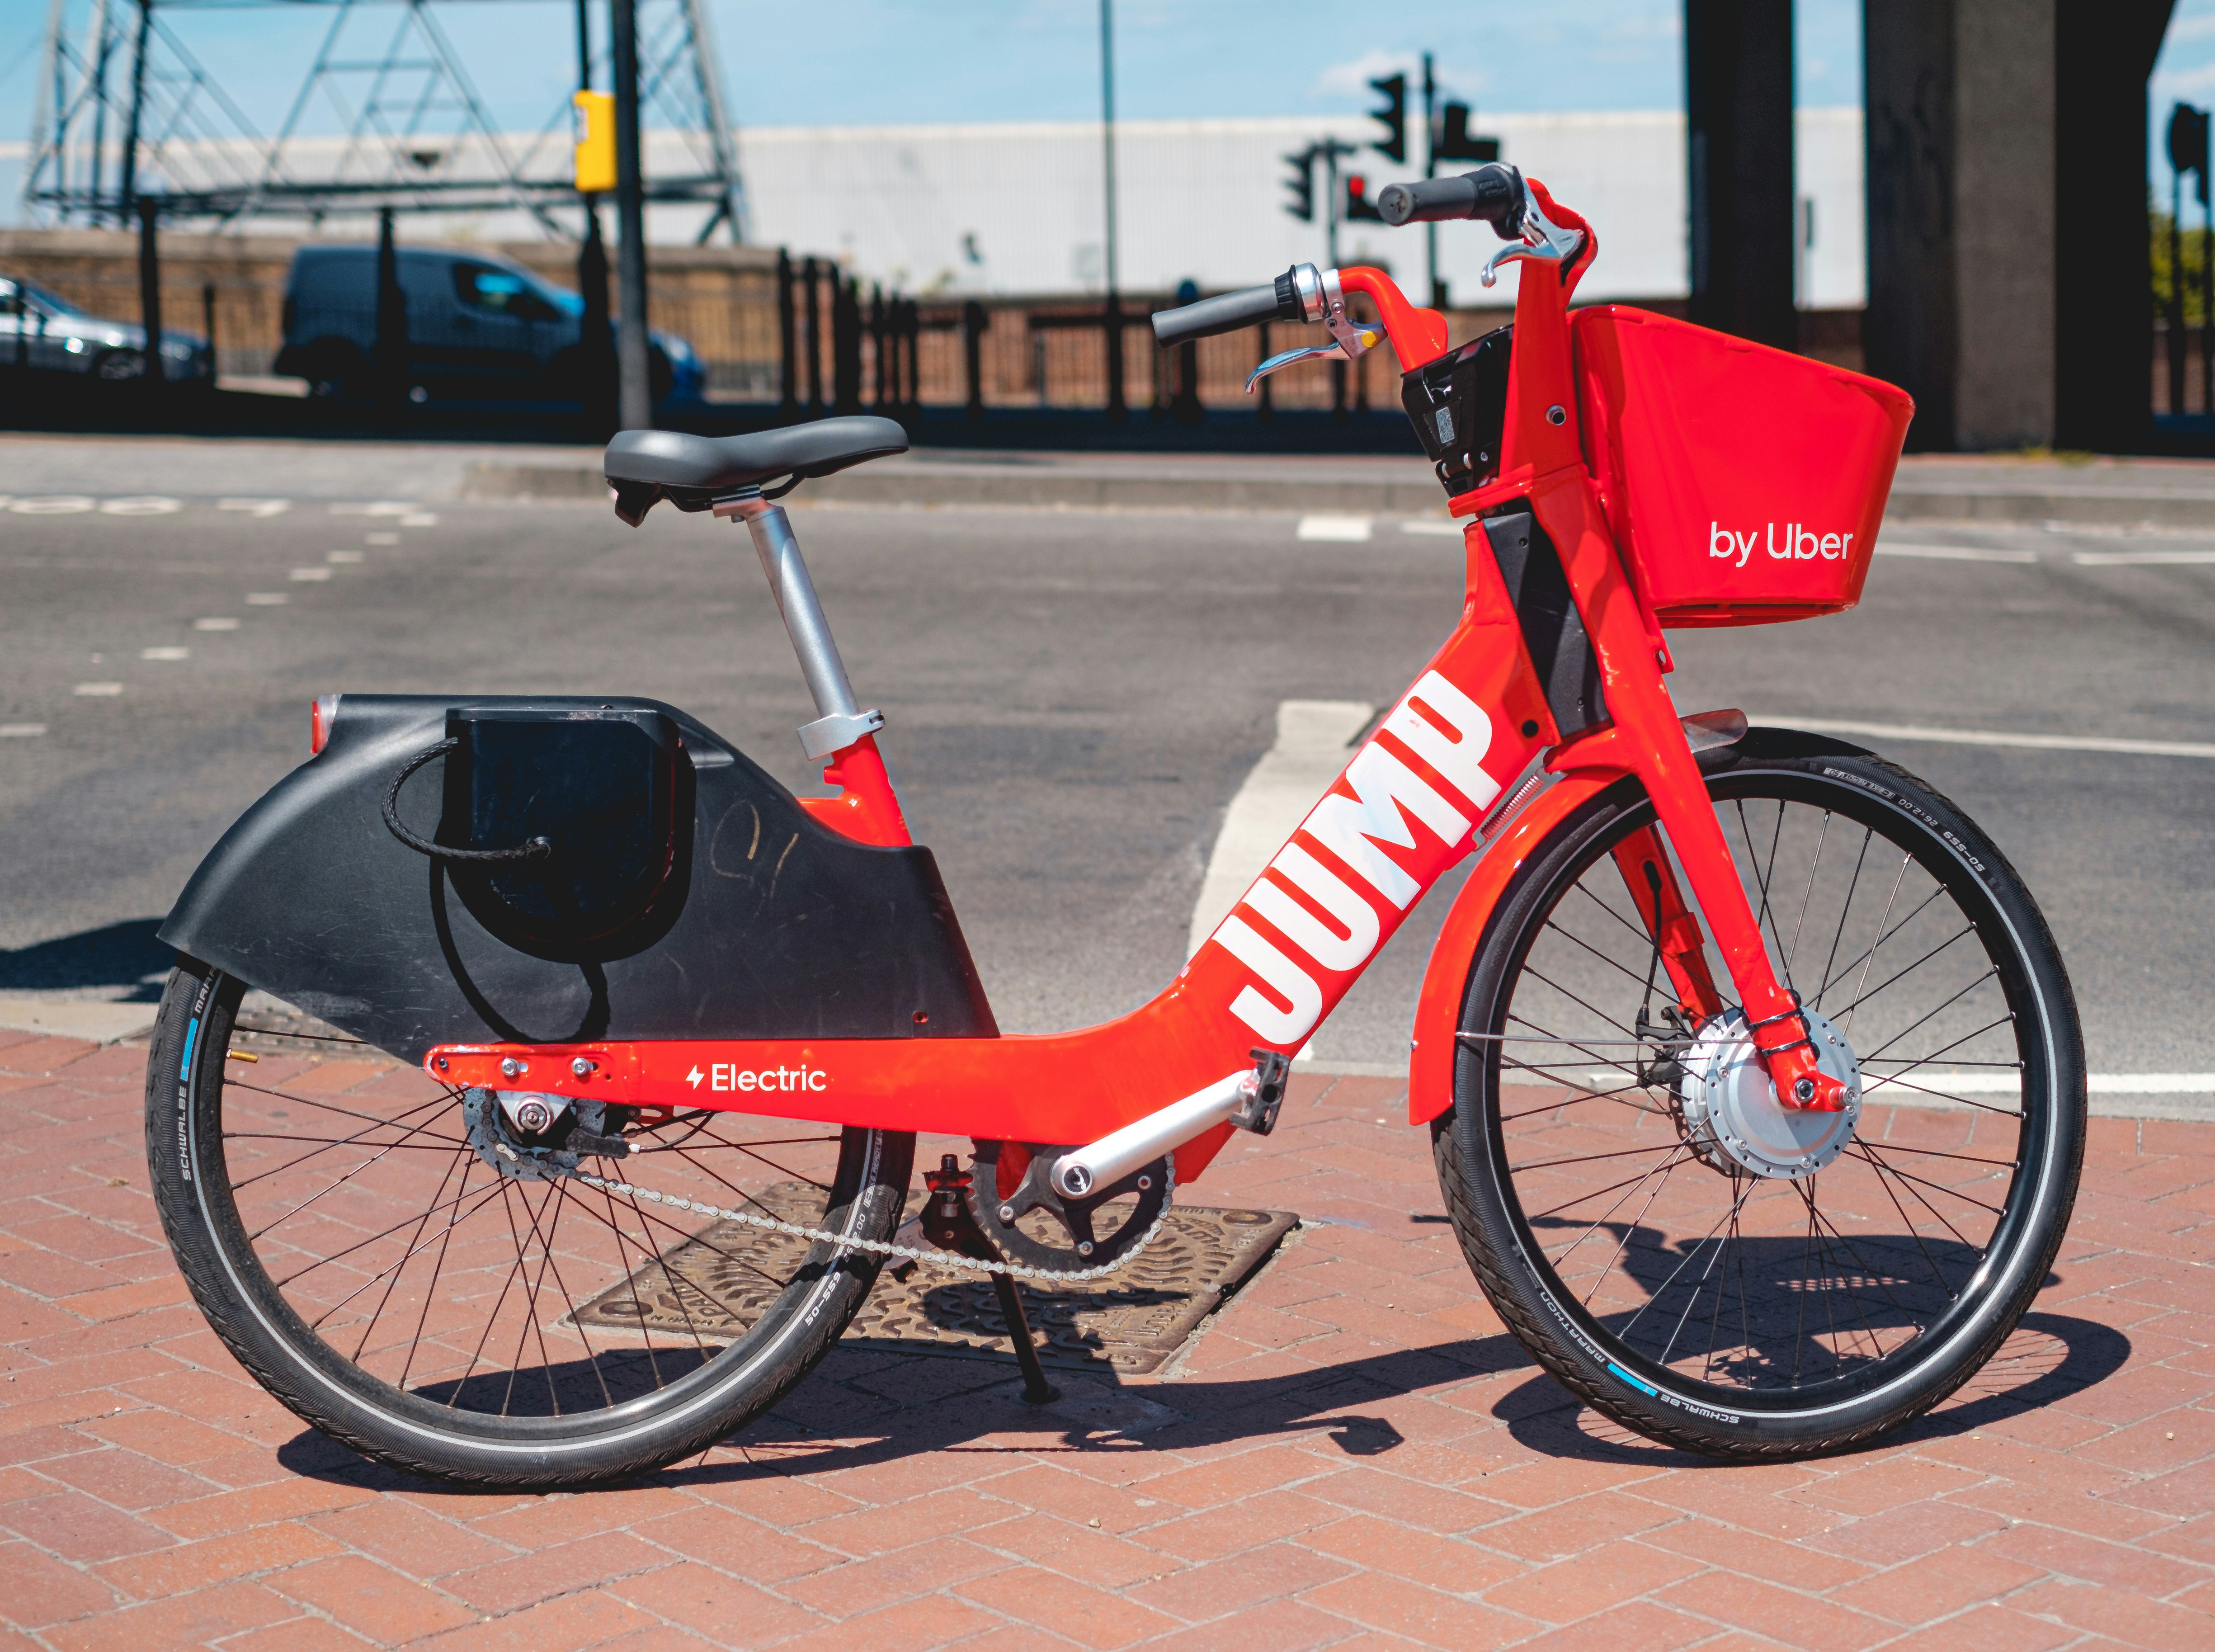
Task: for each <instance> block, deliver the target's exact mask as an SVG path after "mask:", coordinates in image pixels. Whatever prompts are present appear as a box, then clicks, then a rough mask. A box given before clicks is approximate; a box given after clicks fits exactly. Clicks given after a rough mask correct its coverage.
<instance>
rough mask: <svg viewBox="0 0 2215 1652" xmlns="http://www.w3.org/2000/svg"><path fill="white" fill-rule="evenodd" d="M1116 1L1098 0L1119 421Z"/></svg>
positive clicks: (1112, 397) (1114, 403) (1113, 401)
mask: <svg viewBox="0 0 2215 1652" xmlns="http://www.w3.org/2000/svg"><path fill="white" fill-rule="evenodd" d="M1114 12H1115V0H1100V125H1101V149H1102V155H1101V158H1102V160H1103V161H1104V163H1105V166H1106V174H1107V316H1105V318H1104V319H1105V321H1106V322H1107V416H1108V417H1109V418H1110V419H1115V420H1120V419H1123V418H1124V417H1126V415H1127V414H1128V412H1129V409H1128V408H1126V406H1125V405H1124V402H1123V301H1122V296H1121V294H1120V292H1118V291H1117V282H1116V277H1117V273H1118V272H1117V270H1116V267H1115V252H1116V248H1115V28H1114Z"/></svg>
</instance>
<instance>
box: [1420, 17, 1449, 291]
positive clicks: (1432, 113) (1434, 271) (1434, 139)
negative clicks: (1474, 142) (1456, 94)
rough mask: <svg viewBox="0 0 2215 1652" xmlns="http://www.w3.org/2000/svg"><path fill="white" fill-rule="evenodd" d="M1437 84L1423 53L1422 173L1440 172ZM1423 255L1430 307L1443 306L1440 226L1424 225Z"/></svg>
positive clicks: (1426, 54)
mask: <svg viewBox="0 0 2215 1652" xmlns="http://www.w3.org/2000/svg"><path fill="white" fill-rule="evenodd" d="M1438 105H1439V83H1438V81H1437V78H1436V77H1434V76H1433V74H1432V72H1431V54H1430V53H1429V52H1424V53H1423V175H1424V176H1425V177H1426V178H1435V177H1437V176H1438V175H1439V107H1438ZM1423 257H1424V261H1425V263H1426V265H1427V267H1428V273H1429V274H1430V278H1431V308H1432V309H1433V310H1444V309H1445V307H1446V290H1445V286H1443V285H1442V284H1441V283H1440V282H1439V226H1438V225H1437V224H1435V223H1431V224H1424V225H1423Z"/></svg>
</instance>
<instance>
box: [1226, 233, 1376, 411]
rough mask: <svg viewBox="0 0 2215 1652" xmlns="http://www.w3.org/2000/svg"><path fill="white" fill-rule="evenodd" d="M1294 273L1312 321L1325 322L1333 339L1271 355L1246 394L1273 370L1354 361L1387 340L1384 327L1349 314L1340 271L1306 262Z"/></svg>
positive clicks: (1250, 381)
mask: <svg viewBox="0 0 2215 1652" xmlns="http://www.w3.org/2000/svg"><path fill="white" fill-rule="evenodd" d="M1303 275H1305V276H1306V277H1308V278H1310V279H1312V280H1313V283H1314V291H1313V292H1309V291H1307V288H1308V285H1309V282H1308V280H1307V279H1300V278H1301V277H1302V276H1303ZM1294 278H1295V279H1296V280H1298V282H1299V286H1300V289H1301V294H1300V296H1301V298H1303V300H1304V302H1305V304H1306V309H1307V318H1308V319H1309V320H1310V321H1311V322H1322V324H1323V325H1324V326H1325V327H1327V328H1328V329H1330V334H1331V340H1332V341H1331V342H1330V343H1328V344H1311V345H1309V346H1307V347H1305V348H1304V349H1298V350H1285V351H1283V352H1281V353H1279V354H1277V355H1273V356H1271V357H1270V358H1269V359H1267V361H1265V362H1263V363H1262V364H1261V365H1260V366H1258V367H1256V368H1255V369H1254V371H1253V372H1252V373H1251V374H1250V375H1249V377H1248V378H1247V380H1246V393H1247V394H1248V395H1249V396H1251V395H1252V394H1253V393H1254V386H1255V385H1256V384H1260V383H1261V381H1262V380H1263V379H1265V378H1267V377H1268V376H1269V375H1270V374H1271V373H1273V372H1279V371H1281V370H1282V369H1284V368H1286V367H1289V366H1291V365H1293V364H1294V363H1295V362H1300V361H1313V360H1317V359H1329V360H1333V361H1352V360H1354V359H1356V358H1358V357H1360V356H1364V355H1366V354H1367V353H1369V352H1370V351H1371V350H1373V349H1375V348H1376V347H1377V346H1378V345H1380V344H1382V343H1383V342H1384V329H1383V328H1381V327H1377V326H1371V325H1365V324H1363V323H1361V322H1356V321H1354V320H1353V318H1352V317H1350V316H1347V313H1346V294H1345V293H1344V292H1342V291H1341V289H1340V287H1339V285H1338V272H1337V271H1336V270H1335V269H1333V270H1323V271H1322V272H1320V273H1317V272H1316V269H1315V267H1314V266H1313V265H1312V264H1303V265H1301V266H1300V267H1299V268H1298V270H1296V271H1294Z"/></svg>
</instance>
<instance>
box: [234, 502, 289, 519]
mask: <svg viewBox="0 0 2215 1652" xmlns="http://www.w3.org/2000/svg"><path fill="white" fill-rule="evenodd" d="M215 507H216V509H218V510H219V511H237V512H240V513H243V514H245V515H247V516H282V515H284V514H285V512H287V511H289V510H291V508H292V501H291V500H289V499H218V501H216V502H215Z"/></svg>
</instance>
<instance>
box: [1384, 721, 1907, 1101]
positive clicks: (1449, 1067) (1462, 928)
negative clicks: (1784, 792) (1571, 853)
mask: <svg viewBox="0 0 2215 1652" xmlns="http://www.w3.org/2000/svg"><path fill="white" fill-rule="evenodd" d="M1699 755H1700V767H1701V769H1702V770H1703V771H1705V772H1707V773H1709V774H1717V773H1725V772H1727V771H1729V770H1731V769H1732V768H1733V767H1735V766H1737V765H1739V764H1740V763H1744V762H1761V761H1764V760H1772V759H1776V758H1805V757H1822V756H1826V755H1830V756H1847V755H1852V756H1860V757H1867V756H1868V755H1869V753H1868V749H1867V748H1866V747H1863V746H1854V745H1850V744H1849V743H1848V742H1846V741H1844V740H1835V739H1833V738H1832V737H1831V736H1829V735H1827V734H1807V733H1805V732H1804V731H1802V730H1801V729H1797V728H1749V729H1747V730H1746V734H1745V735H1744V737H1743V738H1741V739H1740V740H1738V741H1737V742H1736V743H1734V744H1733V745H1731V746H1723V747H1721V748H1719V749H1716V750H1712V751H1707V752H1701V753H1700V754H1699ZM1626 778H1628V777H1627V776H1625V775H1624V774H1623V772H1622V771H1620V770H1616V769H1573V770H1571V771H1568V773H1566V774H1564V775H1563V776H1562V778H1561V779H1560V780H1559V781H1558V782H1557V783H1555V784H1554V785H1552V786H1550V787H1549V788H1548V789H1546V790H1544V791H1543V792H1541V793H1539V794H1538V795H1537V797H1536V798H1534V799H1532V800H1531V803H1530V804H1529V806H1528V807H1526V808H1525V809H1524V810H1523V812H1522V813H1521V814H1519V815H1518V816H1516V818H1515V820H1513V821H1512V823H1511V824H1510V825H1509V826H1508V828H1507V830H1506V832H1504V833H1503V834H1502V835H1501V836H1500V838H1499V839H1498V840H1497V841H1496V842H1494V844H1492V845H1491V846H1490V847H1489V848H1488V849H1487V850H1486V851H1484V854H1483V856H1482V858H1480V859H1479V860H1478V862H1477V863H1476V869H1475V870H1473V871H1472V872H1470V875H1469V878H1468V881H1466V882H1464V883H1463V885H1462V887H1461V893H1460V894H1458V895H1457V896H1456V897H1455V898H1454V904H1453V909H1452V910H1451V912H1448V913H1447V914H1446V921H1445V926H1444V927H1443V928H1441V929H1440V930H1439V938H1438V941H1437V943H1435V944H1434V945H1433V947H1432V948H1431V961H1430V965H1429V967H1427V969H1426V970H1425V971H1424V972H1423V990H1422V995H1421V996H1420V998H1417V999H1416V1001H1415V1029H1414V1041H1413V1043H1414V1047H1413V1048H1412V1049H1410V1050H1409V1052H1408V1123H1410V1124H1427V1123H1429V1122H1430V1121H1432V1120H1433V1119H1435V1118H1437V1117H1438V1116H1439V1115H1440V1114H1441V1113H1444V1112H1445V1110H1446V1108H1449V1107H1451V1106H1452V1105H1453V1073H1454V1053H1455V1050H1456V1047H1457V1043H1458V1040H1459V1035H1460V1032H1461V1007H1462V995H1463V992H1464V991H1465V990H1466V988H1467V986H1468V985H1469V971H1470V964H1471V963H1472V962H1473V961H1475V960H1476V949H1478V948H1479V947H1480V946H1482V945H1483V944H1484V938H1485V933H1486V931H1487V930H1488V928H1489V927H1490V925H1491V923H1492V914H1493V911H1494V908H1495V907H1496V906H1498V905H1499V904H1500V896H1501V895H1502V894H1504V893H1505V892H1506V888H1507V886H1508V884H1509V882H1510V881H1512V879H1513V878H1514V876H1515V875H1516V874H1517V873H1518V872H1519V871H1521V870H1522V869H1523V865H1524V863H1525V861H1527V860H1529V859H1530V857H1531V856H1532V855H1533V854H1535V853H1536V852H1537V848H1538V845H1539V844H1542V843H1543V842H1545V840H1546V838H1547V836H1548V835H1549V833H1550V832H1552V831H1553V830H1554V828H1555V827H1556V826H1559V825H1561V823H1562V821H1564V820H1568V818H1569V816H1570V815H1572V814H1575V813H1576V811H1577V810H1578V809H1580V808H1583V807H1584V806H1585V805H1586V803H1588V802H1590V801H1592V799H1593V798H1595V797H1598V795H1600V794H1601V793H1602V792H1604V791H1605V790H1606V789H1608V788H1609V787H1610V786H1612V785H1615V784H1617V783H1619V782H1621V781H1623V780H1624V779H1626Z"/></svg>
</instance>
